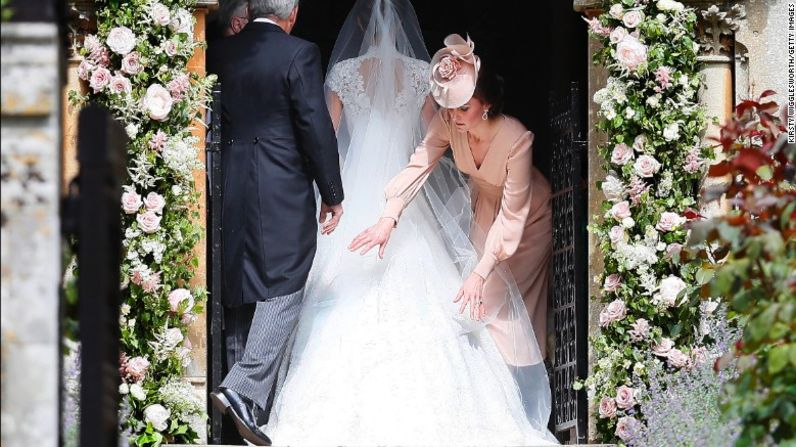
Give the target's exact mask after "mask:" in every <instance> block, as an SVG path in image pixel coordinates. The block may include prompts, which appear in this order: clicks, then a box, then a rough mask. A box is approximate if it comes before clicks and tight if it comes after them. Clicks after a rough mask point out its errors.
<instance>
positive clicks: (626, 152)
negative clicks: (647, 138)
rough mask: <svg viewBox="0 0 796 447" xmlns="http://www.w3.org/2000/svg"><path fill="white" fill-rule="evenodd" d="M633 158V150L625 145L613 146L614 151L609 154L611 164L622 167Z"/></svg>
mask: <svg viewBox="0 0 796 447" xmlns="http://www.w3.org/2000/svg"><path fill="white" fill-rule="evenodd" d="M633 156H634V154H633V149H631V148H630V147H628V145H626V144H625V143H620V144H617V145H616V146H614V150H613V152H611V163H613V164H615V165H620V166H624V165H626V164H627V162H629V161H630V160H632V159H633Z"/></svg>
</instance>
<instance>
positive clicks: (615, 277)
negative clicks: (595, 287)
mask: <svg viewBox="0 0 796 447" xmlns="http://www.w3.org/2000/svg"><path fill="white" fill-rule="evenodd" d="M620 228H621V227H620ZM620 285H622V277H621V276H619V274H617V273H612V274H610V275H608V277H607V278H605V283H604V284H603V290H605V291H606V292H609V293H611V292H616V291H617V290H618V289H619V286H620Z"/></svg>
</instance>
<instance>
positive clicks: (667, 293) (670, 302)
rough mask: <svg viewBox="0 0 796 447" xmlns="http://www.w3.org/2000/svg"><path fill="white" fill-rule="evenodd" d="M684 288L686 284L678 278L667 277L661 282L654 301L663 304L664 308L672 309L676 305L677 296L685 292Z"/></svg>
mask: <svg viewBox="0 0 796 447" xmlns="http://www.w3.org/2000/svg"><path fill="white" fill-rule="evenodd" d="M686 287H687V285H686V283H685V282H684V281H683V280H682V279H680V278H679V277H677V276H674V275H672V276H669V277H668V278H666V279H664V280H663V281H661V286H660V289H659V291H658V293H657V294H656V295H655V297H654V301H656V302H658V303H661V304H664V305H665V306H666V307H674V306H676V305H677V295H679V294H680V292H682V291H683V290H685V289H686Z"/></svg>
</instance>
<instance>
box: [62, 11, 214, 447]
mask: <svg viewBox="0 0 796 447" xmlns="http://www.w3.org/2000/svg"><path fill="white" fill-rule="evenodd" d="M194 3H195V0H131V1H125V2H118V1H107V2H102V4H101V5H100V7H99V10H98V12H97V33H96V35H89V36H86V38H85V41H84V42H83V45H82V47H81V48H80V49H79V53H80V54H81V55H82V56H83V60H82V62H81V63H80V66H79V68H78V75H79V77H80V79H82V80H83V81H86V82H87V83H88V87H89V93H88V94H87V95H85V96H83V95H80V94H79V93H78V92H75V91H72V92H70V100H71V102H72V103H73V104H74V105H76V106H79V105H82V104H84V103H85V102H87V101H94V102H97V103H100V104H102V105H104V106H106V107H108V108H109V109H110V110H111V111H112V113H113V114H114V116H115V118H116V119H117V120H119V121H120V122H121V123H123V124H124V125H125V130H126V132H127V134H128V136H129V137H130V143H129V145H128V147H127V153H128V160H129V162H128V172H129V177H130V183H129V184H128V185H126V186H125V187H124V193H123V194H122V197H121V219H122V222H123V228H124V231H125V233H124V239H123V246H124V254H125V257H124V261H123V263H122V284H121V287H122V293H123V303H124V304H123V305H122V308H121V317H120V325H121V336H122V339H121V346H122V350H123V352H122V353H121V355H120V356H121V359H120V367H119V372H120V374H121V376H122V385H121V387H120V392H121V394H123V398H124V399H123V400H124V402H123V408H124V409H125V411H124V412H123V414H125V415H126V418H125V420H123V421H122V427H123V428H124V429H125V431H126V435H127V436H128V439H129V442H130V443H131V444H134V445H137V446H147V445H160V444H161V443H164V442H176V443H192V442H197V441H198V440H200V438H201V437H203V436H204V433H205V431H206V415H205V412H204V409H203V404H202V402H201V400H200V399H199V397H198V396H197V395H196V394H195V393H194V391H193V388H192V386H191V385H190V384H189V383H188V382H187V381H185V380H184V379H183V378H182V373H183V370H184V368H185V367H186V366H187V365H188V363H189V362H190V348H191V346H190V343H189V342H188V339H187V338H186V333H187V328H188V326H189V325H190V324H191V322H193V321H194V320H195V319H196V315H197V314H199V313H201V312H202V303H203V301H204V299H205V295H206V292H205V291H204V290H203V289H201V288H197V289H195V290H189V289H188V288H187V287H188V283H189V282H190V280H191V278H192V277H193V275H194V271H193V269H194V268H195V267H196V266H197V265H198V260H197V259H196V257H195V256H194V255H193V249H194V246H195V245H196V244H197V243H198V242H199V240H200V237H201V228H200V226H199V225H198V224H196V223H195V220H196V218H197V217H198V213H197V212H196V205H197V203H198V198H199V196H198V194H197V193H196V191H195V189H194V182H193V172H194V170H196V169H199V168H201V163H200V162H199V161H198V159H197V155H198V154H197V143H198V139H197V138H196V137H194V136H192V134H191V130H192V127H191V126H192V124H193V123H194V120H196V119H197V118H198V117H199V116H200V115H199V112H200V111H201V110H202V109H203V108H204V107H206V104H207V99H208V98H209V91H210V88H211V86H212V84H213V82H214V80H215V79H214V77H213V76H208V77H205V78H201V77H199V76H198V75H196V74H195V73H190V72H188V71H187V68H186V67H187V63H188V60H189V59H190V58H191V57H192V56H193V54H194V51H195V50H196V49H197V48H199V47H201V46H202V45H203V43H202V42H196V41H194V39H193V33H194V18H193V15H192V12H191V11H192V8H193V6H194ZM192 219H194V220H192Z"/></svg>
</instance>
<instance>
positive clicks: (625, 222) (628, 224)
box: [622, 217, 636, 229]
mask: <svg viewBox="0 0 796 447" xmlns="http://www.w3.org/2000/svg"><path fill="white" fill-rule="evenodd" d="M635 225H636V221H635V220H633V218H632V217H625V218H624V219H622V226H623V227H625V228H627V229H630V228H633V227H634V226H635Z"/></svg>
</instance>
